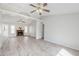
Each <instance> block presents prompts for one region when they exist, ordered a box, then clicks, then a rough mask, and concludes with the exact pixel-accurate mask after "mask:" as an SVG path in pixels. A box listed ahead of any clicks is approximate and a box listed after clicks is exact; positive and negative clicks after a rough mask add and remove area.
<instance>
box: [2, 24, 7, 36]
mask: <svg viewBox="0 0 79 59" xmlns="http://www.w3.org/2000/svg"><path fill="white" fill-rule="evenodd" d="M2 31H3V35H4V36H8V25H7V24H2Z"/></svg>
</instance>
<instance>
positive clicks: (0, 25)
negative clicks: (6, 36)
mask: <svg viewBox="0 0 79 59" xmlns="http://www.w3.org/2000/svg"><path fill="white" fill-rule="evenodd" d="M0 34H1V24H0Z"/></svg>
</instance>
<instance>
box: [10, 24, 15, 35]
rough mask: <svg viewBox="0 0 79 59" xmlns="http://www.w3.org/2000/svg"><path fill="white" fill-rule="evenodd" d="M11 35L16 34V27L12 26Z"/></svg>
mask: <svg viewBox="0 0 79 59" xmlns="http://www.w3.org/2000/svg"><path fill="white" fill-rule="evenodd" d="M11 33H12V34H14V33H15V26H14V25H11Z"/></svg>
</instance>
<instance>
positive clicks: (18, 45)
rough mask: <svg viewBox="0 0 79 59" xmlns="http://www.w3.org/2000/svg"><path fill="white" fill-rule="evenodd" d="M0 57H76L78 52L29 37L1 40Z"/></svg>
mask: <svg viewBox="0 0 79 59" xmlns="http://www.w3.org/2000/svg"><path fill="white" fill-rule="evenodd" d="M3 40H4V41H3V43H2V44H1V47H0V55H1V56H78V55H79V51H77V50H73V49H70V48H66V47H62V46H60V45H57V44H54V43H50V42H47V41H44V40H42V39H41V40H36V39H34V38H31V37H13V38H12V37H11V38H5V39H3Z"/></svg>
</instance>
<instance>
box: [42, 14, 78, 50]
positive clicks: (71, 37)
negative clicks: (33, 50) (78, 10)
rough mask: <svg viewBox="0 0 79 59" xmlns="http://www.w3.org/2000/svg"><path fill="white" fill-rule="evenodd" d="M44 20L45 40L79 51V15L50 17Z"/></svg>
mask: <svg viewBox="0 0 79 59" xmlns="http://www.w3.org/2000/svg"><path fill="white" fill-rule="evenodd" d="M43 20H44V24H45V34H44V37H45V40H47V41H50V42H53V43H57V44H60V45H63V46H67V47H70V48H73V49H77V50H79V14H70V15H57V16H49V17H46V18H44V19H43Z"/></svg>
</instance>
